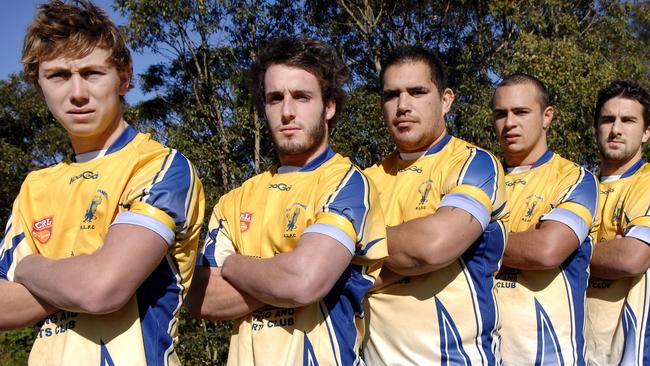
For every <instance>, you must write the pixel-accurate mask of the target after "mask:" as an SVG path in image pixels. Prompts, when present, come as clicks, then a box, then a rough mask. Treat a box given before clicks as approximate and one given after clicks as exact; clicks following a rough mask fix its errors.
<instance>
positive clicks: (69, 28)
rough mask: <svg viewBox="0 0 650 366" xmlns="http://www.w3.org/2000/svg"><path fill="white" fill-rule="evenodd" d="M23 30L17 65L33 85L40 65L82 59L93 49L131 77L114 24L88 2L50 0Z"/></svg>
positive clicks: (124, 47)
mask: <svg viewBox="0 0 650 366" xmlns="http://www.w3.org/2000/svg"><path fill="white" fill-rule="evenodd" d="M38 8H39V11H38V13H36V16H35V17H34V20H33V21H32V23H31V24H30V25H29V27H28V28H27V33H26V34H25V40H24V43H23V54H22V59H21V62H22V63H23V67H24V76H25V79H26V80H27V81H28V82H30V83H32V84H34V85H37V83H38V66H39V63H40V62H43V61H49V60H52V59H55V58H57V57H61V56H63V57H67V58H71V59H77V58H82V57H85V56H87V55H88V54H90V53H91V52H92V51H93V50H94V49H95V48H101V49H106V50H108V51H110V53H111V55H110V56H109V62H110V63H112V64H113V65H114V66H115V68H116V69H117V70H118V72H119V73H120V74H122V73H127V74H128V75H129V77H130V76H131V74H132V62H131V54H130V52H129V49H128V48H127V47H126V43H125V42H124V38H122V35H121V34H120V31H119V30H118V29H117V26H115V23H113V21H112V20H111V19H110V18H109V17H108V15H106V13H105V12H104V11H103V10H101V9H100V8H99V7H97V6H95V5H94V4H93V3H91V2H90V1H88V0H74V1H73V2H72V3H66V2H64V1H60V0H53V1H50V2H48V3H46V4H42V5H40V6H39V7H38Z"/></svg>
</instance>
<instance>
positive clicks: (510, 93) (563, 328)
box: [492, 74, 598, 365]
mask: <svg viewBox="0 0 650 366" xmlns="http://www.w3.org/2000/svg"><path fill="white" fill-rule="evenodd" d="M492 108H493V118H494V125H495V129H496V134H497V137H498V138H499V143H500V144H501V148H502V149H503V153H504V156H505V165H506V171H507V174H506V177H505V185H506V192H507V194H508V196H507V198H508V206H509V207H510V235H509V236H508V243H507V245H506V250H505V253H504V255H503V265H502V268H501V270H500V272H499V274H498V275H497V284H496V287H497V302H498V304H499V315H500V319H501V339H502V343H501V352H502V355H503V361H504V363H505V364H507V365H532V364H535V365H544V364H567V365H581V364H584V363H585V337H584V321H585V319H584V318H585V302H584V298H585V291H586V288H587V279H588V277H589V272H588V266H589V258H590V257H591V252H592V246H593V243H594V239H595V238H594V237H593V235H590V234H592V231H593V230H592V228H593V227H594V222H595V221H596V207H597V199H598V191H597V186H598V182H597V181H596V178H595V177H594V176H593V175H592V174H591V173H590V172H588V171H587V170H586V169H584V168H582V167H580V166H578V165H576V164H574V163H572V162H570V161H568V160H566V159H564V158H562V157H561V156H559V155H558V154H556V153H554V152H553V151H551V150H550V149H549V148H548V145H547V141H546V136H547V131H548V129H549V128H550V126H551V121H552V119H553V112H554V109H553V106H552V105H550V103H549V93H548V91H547V89H546V87H545V86H544V84H543V83H542V82H541V81H540V80H539V79H537V78H536V77H534V76H531V75H527V74H514V75H511V76H508V77H507V78H505V79H504V80H503V81H502V82H501V83H500V84H499V85H498V86H497V88H496V90H495V92H494V97H493V99H492Z"/></svg>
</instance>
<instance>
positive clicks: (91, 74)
mask: <svg viewBox="0 0 650 366" xmlns="http://www.w3.org/2000/svg"><path fill="white" fill-rule="evenodd" d="M104 74H105V73H104V72H101V71H99V70H86V71H83V72H82V73H81V77H83V78H84V79H94V78H97V77H99V76H102V75H104Z"/></svg>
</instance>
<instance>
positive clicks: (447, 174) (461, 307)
mask: <svg viewBox="0 0 650 366" xmlns="http://www.w3.org/2000/svg"><path fill="white" fill-rule="evenodd" d="M436 151H437V150H436ZM365 172H366V173H367V174H368V176H369V177H370V178H371V179H372V180H373V181H374V182H375V184H376V185H377V187H378V189H379V192H380V199H381V203H382V208H383V210H384V216H385V219H386V225H387V226H396V225H399V224H401V223H403V222H406V221H409V220H413V219H417V218H420V217H424V216H427V215H431V214H434V213H435V212H436V210H437V209H438V205H439V204H440V202H441V200H442V199H443V198H444V197H445V196H446V195H448V194H450V193H456V194H463V195H465V196H468V197H469V198H473V199H475V200H476V201H478V202H480V203H481V204H482V205H483V206H485V207H486V208H489V211H488V214H490V215H491V216H492V217H491V219H490V223H489V224H488V228H487V229H486V232H485V235H484V236H483V237H482V238H481V239H479V240H478V242H477V243H475V244H474V245H473V246H472V247H473V248H475V249H476V252H477V253H481V254H478V255H475V256H473V255H469V254H468V255H467V256H466V257H464V258H459V259H458V260H456V261H454V262H453V263H452V264H450V265H448V266H447V267H445V268H442V269H440V270H437V271H434V272H431V273H429V274H425V275H421V276H414V277H405V278H404V279H402V280H401V281H399V282H397V283H393V284H390V285H388V286H385V287H381V288H379V289H377V290H375V291H374V292H372V293H371V294H370V296H369V297H368V304H369V310H368V312H369V315H368V316H367V317H366V321H367V323H368V332H369V333H368V336H367V338H366V340H365V343H364V356H365V360H366V363H367V364H368V365H383V364H388V365H434V364H440V363H441V362H442V360H443V353H449V354H453V355H454V357H457V358H452V360H454V359H455V360H456V362H461V364H462V362H467V364H481V363H483V362H487V360H492V361H493V362H496V361H495V360H498V359H499V355H498V343H499V341H498V333H497V332H498V330H497V329H498V325H497V324H496V323H497V319H496V305H495V303H494V301H493V300H494V294H493V289H492V283H493V282H492V281H493V275H494V273H496V271H497V270H498V266H499V261H500V259H501V255H502V253H503V248H504V246H505V235H506V228H505V225H506V218H507V215H508V209H507V208H506V207H505V190H504V187H503V170H502V168H501V166H500V164H498V162H497V160H496V159H495V158H494V157H493V156H492V155H490V154H489V153H487V152H486V151H484V150H481V149H478V148H476V147H474V146H472V145H470V144H468V143H467V142H465V141H462V140H460V139H456V138H453V137H452V138H451V139H450V140H449V142H448V143H446V145H444V147H443V148H442V149H441V150H440V151H437V152H435V153H432V154H428V155H425V156H423V157H421V158H418V159H416V160H409V161H405V160H401V159H400V158H399V155H398V154H397V153H394V154H392V155H390V156H389V157H388V158H387V159H386V160H384V161H383V162H382V163H380V164H377V165H375V166H372V167H370V168H368V169H366V171H365ZM464 179H465V180H464ZM483 179H486V180H485V181H484V182H483V183H485V186H486V187H490V188H489V189H491V187H496V188H495V189H494V192H491V194H488V193H486V192H485V191H484V190H483V189H481V188H479V187H478V186H476V185H472V184H470V183H467V182H474V181H481V180H483ZM461 208H462V207H461ZM493 208H494V210H493ZM497 209H500V211H499V212H496V210H497ZM468 252H470V251H469V250H468ZM479 263H480V264H479ZM479 273H480V274H479ZM481 286H483V287H481ZM486 304H487V305H486ZM488 308H489V309H488ZM438 311H439V312H442V311H447V312H448V318H446V319H443V317H440V316H439V315H438ZM441 314H442V313H441ZM447 320H450V322H449V325H448V326H446V327H445V328H444V329H443V328H441V326H440V324H441V323H444V322H445V321H447ZM452 322H453V325H452V324H451V323H452ZM484 326H485V327H488V326H489V327H491V328H490V329H485V328H483V327H484ZM453 332H457V334H458V338H457V339H454V337H455V335H454V334H452V333H453ZM441 333H443V334H446V336H447V339H444V340H443V339H442V338H441ZM481 333H483V335H485V337H486V338H489V339H490V340H489V341H488V342H487V343H488V344H484V343H483V338H482V336H481V335H480V334H481ZM451 343H460V345H458V344H456V345H455V346H453V347H452V346H451V345H450V344H451ZM459 348H463V352H465V354H466V356H467V358H466V359H464V358H463V357H465V356H463V355H462V352H461V351H459V350H458V349H459Z"/></svg>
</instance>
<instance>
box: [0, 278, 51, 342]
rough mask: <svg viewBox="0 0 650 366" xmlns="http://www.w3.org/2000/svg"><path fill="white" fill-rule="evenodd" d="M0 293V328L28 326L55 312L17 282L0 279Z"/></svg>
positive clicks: (8, 328)
mask: <svg viewBox="0 0 650 366" xmlns="http://www.w3.org/2000/svg"><path fill="white" fill-rule="evenodd" d="M0 294H2V296H0V309H2V311H0V330H10V329H17V328H22V327H26V326H30V325H33V324H35V323H37V322H38V321H40V320H42V319H44V318H45V317H47V316H48V315H50V314H52V313H54V312H56V308H54V307H52V306H51V305H49V304H47V303H45V302H44V301H43V300H40V299H38V298H36V297H35V296H34V295H32V294H31V293H30V292H29V291H28V290H27V288H26V287H25V286H23V285H21V284H19V283H15V282H11V281H6V280H0Z"/></svg>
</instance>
